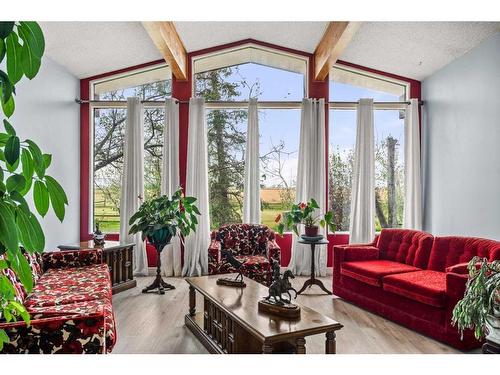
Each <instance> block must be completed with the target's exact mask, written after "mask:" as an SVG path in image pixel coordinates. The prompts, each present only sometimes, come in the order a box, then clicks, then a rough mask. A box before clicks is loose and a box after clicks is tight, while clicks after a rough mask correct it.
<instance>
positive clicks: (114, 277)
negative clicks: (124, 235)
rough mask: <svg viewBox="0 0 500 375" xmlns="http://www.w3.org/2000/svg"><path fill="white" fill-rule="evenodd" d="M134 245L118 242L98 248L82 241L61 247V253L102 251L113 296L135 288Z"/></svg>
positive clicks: (108, 243)
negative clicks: (65, 251)
mask: <svg viewBox="0 0 500 375" xmlns="http://www.w3.org/2000/svg"><path fill="white" fill-rule="evenodd" d="M134 246H135V244H134V243H128V244H122V243H120V242H118V241H106V242H105V243H104V246H96V245H95V244H94V241H92V240H91V241H82V242H80V243H79V244H74V245H59V246H58V248H59V249H60V250H61V251H64V250H82V249H101V250H102V256H103V261H104V263H106V264H107V265H108V267H109V272H110V276H111V284H112V286H113V294H116V293H120V292H123V291H124V290H127V289H131V288H135V287H136V286H137V281H136V280H134V272H133V271H134V253H133V251H134Z"/></svg>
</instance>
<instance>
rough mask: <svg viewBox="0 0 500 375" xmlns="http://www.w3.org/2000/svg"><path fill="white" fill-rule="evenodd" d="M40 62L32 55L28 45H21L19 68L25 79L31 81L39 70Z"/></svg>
mask: <svg viewBox="0 0 500 375" xmlns="http://www.w3.org/2000/svg"><path fill="white" fill-rule="evenodd" d="M41 62H42V61H41V60H40V58H38V57H36V56H35V55H34V54H33V51H32V50H31V48H30V46H29V44H25V45H23V47H22V51H21V66H22V68H23V72H24V74H25V75H26V77H28V78H29V79H33V78H34V77H35V76H36V75H37V73H38V70H39V69H40V64H41Z"/></svg>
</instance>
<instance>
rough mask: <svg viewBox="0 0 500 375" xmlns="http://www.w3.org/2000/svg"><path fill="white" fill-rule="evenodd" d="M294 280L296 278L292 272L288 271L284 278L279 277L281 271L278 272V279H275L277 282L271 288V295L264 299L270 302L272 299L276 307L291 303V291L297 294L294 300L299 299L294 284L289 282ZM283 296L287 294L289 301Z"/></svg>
mask: <svg viewBox="0 0 500 375" xmlns="http://www.w3.org/2000/svg"><path fill="white" fill-rule="evenodd" d="M294 278H295V276H293V273H292V271H290V270H286V271H285V272H284V273H283V277H280V276H279V271H278V277H276V278H275V280H274V281H273V283H272V284H271V286H270V287H269V295H268V296H267V297H264V299H265V300H267V301H269V302H270V300H271V298H272V299H273V300H274V303H275V304H276V305H284V304H286V303H291V302H292V295H291V294H290V292H289V291H290V290H293V291H294V292H295V297H294V298H297V291H296V290H295V289H294V288H293V287H292V283H291V282H290V280H289V279H294ZM283 294H287V295H288V299H286V298H283Z"/></svg>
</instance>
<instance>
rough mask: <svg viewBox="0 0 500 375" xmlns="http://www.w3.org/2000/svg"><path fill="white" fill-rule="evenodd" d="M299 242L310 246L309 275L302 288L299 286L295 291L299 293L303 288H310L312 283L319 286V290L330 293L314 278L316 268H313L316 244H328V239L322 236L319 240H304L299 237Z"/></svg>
mask: <svg viewBox="0 0 500 375" xmlns="http://www.w3.org/2000/svg"><path fill="white" fill-rule="evenodd" d="M299 243H302V244H306V245H310V246H311V277H310V278H309V279H308V280H306V282H305V283H304V285H303V286H302V288H300V290H299V291H298V292H297V294H301V293H302V292H303V291H304V290H306V288H307V287H309V288H310V287H311V286H313V285H317V286H319V287H320V288H321V290H322V291H324V292H325V293H327V294H332V292H330V291H329V290H328V289H326V288H325V286H324V285H323V283H322V282H321V280H318V279H316V276H315V272H316V268H315V262H314V252H315V248H316V245H328V240H326V239H324V238H323V239H321V240H319V241H307V240H304V239H302V238H301V239H299Z"/></svg>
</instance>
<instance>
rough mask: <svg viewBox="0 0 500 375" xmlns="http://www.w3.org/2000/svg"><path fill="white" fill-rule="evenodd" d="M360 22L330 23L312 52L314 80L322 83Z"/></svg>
mask: <svg viewBox="0 0 500 375" xmlns="http://www.w3.org/2000/svg"><path fill="white" fill-rule="evenodd" d="M360 25H361V23H360V22H347V21H335V22H330V23H329V24H328V27H327V28H326V31H325V33H324V34H323V37H322V38H321V40H320V42H319V43H318V46H317V47H316V50H315V51H314V79H316V80H317V81H322V80H324V79H325V78H326V76H327V75H328V73H329V72H330V69H331V67H332V66H333V64H335V62H336V61H337V59H338V58H339V57H340V55H341V54H342V52H343V51H344V49H345V48H346V47H347V45H348V44H349V42H350V41H351V39H352V37H353V36H354V34H355V33H356V32H357V31H358V29H359V26H360Z"/></svg>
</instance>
